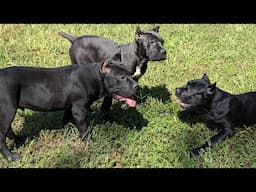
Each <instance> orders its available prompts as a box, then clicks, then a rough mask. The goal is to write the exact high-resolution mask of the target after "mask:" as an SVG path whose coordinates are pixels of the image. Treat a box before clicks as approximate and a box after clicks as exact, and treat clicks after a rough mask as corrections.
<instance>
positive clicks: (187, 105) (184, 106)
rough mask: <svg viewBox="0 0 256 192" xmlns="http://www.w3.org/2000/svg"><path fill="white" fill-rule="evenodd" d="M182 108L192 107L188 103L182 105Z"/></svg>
mask: <svg viewBox="0 0 256 192" xmlns="http://www.w3.org/2000/svg"><path fill="white" fill-rule="evenodd" d="M180 106H181V107H183V108H188V107H191V105H190V104H187V103H180Z"/></svg>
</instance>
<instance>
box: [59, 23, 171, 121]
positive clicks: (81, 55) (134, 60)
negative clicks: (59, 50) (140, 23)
mask: <svg viewBox="0 0 256 192" xmlns="http://www.w3.org/2000/svg"><path fill="white" fill-rule="evenodd" d="M59 35H61V36H62V37H64V38H66V39H68V40H69V41H70V42H71V47H70V49H69V55H70V59H71V62H72V64H86V63H90V62H100V61H102V60H104V59H106V58H110V57H112V56H113V55H114V54H116V53H120V54H121V61H122V63H123V65H124V68H125V69H126V70H128V71H129V72H131V73H132V74H133V79H134V80H136V81H138V80H139V78H140V77H141V76H142V75H143V74H144V73H145V72H146V70H147V64H148V62H149V61H161V60H165V59H166V56H167V54H166V50H165V48H164V47H163V44H164V40H163V39H162V37H161V36H160V34H159V26H157V27H154V28H152V29H151V30H147V31H142V30H141V29H140V28H139V27H137V29H136V31H135V40H134V41H133V42H131V43H129V44H126V45H122V44H118V43H116V42H113V41H112V40H109V39H106V38H104V37H100V36H93V35H84V36H80V37H75V36H73V35H70V34H67V33H64V32H59ZM111 104H112V97H105V98H104V101H103V104H102V107H101V114H102V115H101V116H102V117H104V116H106V115H107V113H108V111H109V110H110V107H111Z"/></svg>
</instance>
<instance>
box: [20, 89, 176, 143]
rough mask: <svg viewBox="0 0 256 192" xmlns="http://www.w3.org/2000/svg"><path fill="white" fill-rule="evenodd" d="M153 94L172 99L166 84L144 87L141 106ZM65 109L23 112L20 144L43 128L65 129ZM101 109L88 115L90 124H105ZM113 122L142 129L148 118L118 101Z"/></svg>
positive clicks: (160, 97) (168, 99) (164, 98)
mask: <svg viewBox="0 0 256 192" xmlns="http://www.w3.org/2000/svg"><path fill="white" fill-rule="evenodd" d="M148 96H151V97H153V98H156V99H158V100H159V101H162V102H163V103H164V102H167V101H170V100H171V94H170V93H169V91H168V89H167V88H166V86H165V85H159V86H157V87H152V88H149V87H147V86H145V87H142V88H141V89H140V91H139V96H138V97H137V98H136V100H137V103H138V105H139V106H142V107H144V102H145V101H146V98H147V97H148ZM63 114H64V112H63V111H58V112H33V113H32V114H29V115H28V114H23V115H22V117H23V119H24V122H23V125H21V126H22V127H23V128H22V129H21V131H20V132H19V134H18V135H19V137H20V139H19V142H18V146H20V145H22V144H24V142H25V140H26V139H27V138H30V139H33V138H34V137H38V136H39V133H40V131H41V130H59V131H63V134H64V129H63V125H62V118H63ZM98 115H99V111H95V112H94V113H92V114H90V115H89V117H88V122H89V124H90V125H92V126H95V125H98V124H100V125H104V124H105V123H106V122H105V121H102V120H100V119H98ZM110 115H111V119H112V121H110V122H111V123H116V124H118V125H121V126H123V127H125V128H128V129H131V130H138V131H139V130H141V129H142V128H143V127H146V126H147V124H148V120H147V119H145V118H144V117H143V115H142V114H141V113H140V112H139V111H138V110H137V109H136V108H129V107H127V106H125V104H124V103H121V102H116V103H114V104H113V105H112V109H111V111H110Z"/></svg>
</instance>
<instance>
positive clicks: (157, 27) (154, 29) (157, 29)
mask: <svg viewBox="0 0 256 192" xmlns="http://www.w3.org/2000/svg"><path fill="white" fill-rule="evenodd" d="M159 28H160V26H156V27H154V28H153V29H151V31H155V32H157V33H159Z"/></svg>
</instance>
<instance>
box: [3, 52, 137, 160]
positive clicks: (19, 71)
mask: <svg viewBox="0 0 256 192" xmlns="http://www.w3.org/2000/svg"><path fill="white" fill-rule="evenodd" d="M119 57H120V56H119ZM120 66H122V64H121V63H120V60H115V57H114V58H112V59H106V60H104V61H103V62H101V63H94V64H87V65H80V64H77V65H69V66H64V67H58V68H36V67H18V66H16V67H9V68H5V69H1V70H0V90H1V92H0V152H1V153H2V155H3V156H4V157H5V158H7V159H9V158H10V159H12V160H15V159H17V158H19V157H20V155H18V154H15V153H11V152H10V151H9V150H8V149H7V146H6V136H7V135H8V132H12V129H11V123H12V121H13V119H14V116H15V114H16V111H17V109H24V108H28V109H32V110H36V111H43V112H47V111H56V110H65V114H64V118H63V123H64V124H66V123H67V122H73V123H74V124H75V126H76V127H77V129H78V133H79V137H80V138H82V139H85V136H86V135H88V133H89V131H88V126H87V114H88V113H87V112H88V110H89V109H90V105H91V104H92V103H93V102H94V101H96V100H98V99H99V98H101V97H103V96H113V97H115V98H117V99H118V100H125V99H126V100H127V103H128V104H129V105H132V106H134V105H135V104H136V102H135V101H134V100H133V99H132V95H134V94H135V92H136V90H137V87H138V84H137V82H136V81H135V80H134V79H133V78H132V76H131V75H132V74H131V73H130V72H129V71H127V70H126V69H124V68H122V67H120ZM12 133H13V132H12ZM11 135H12V134H11Z"/></svg>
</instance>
